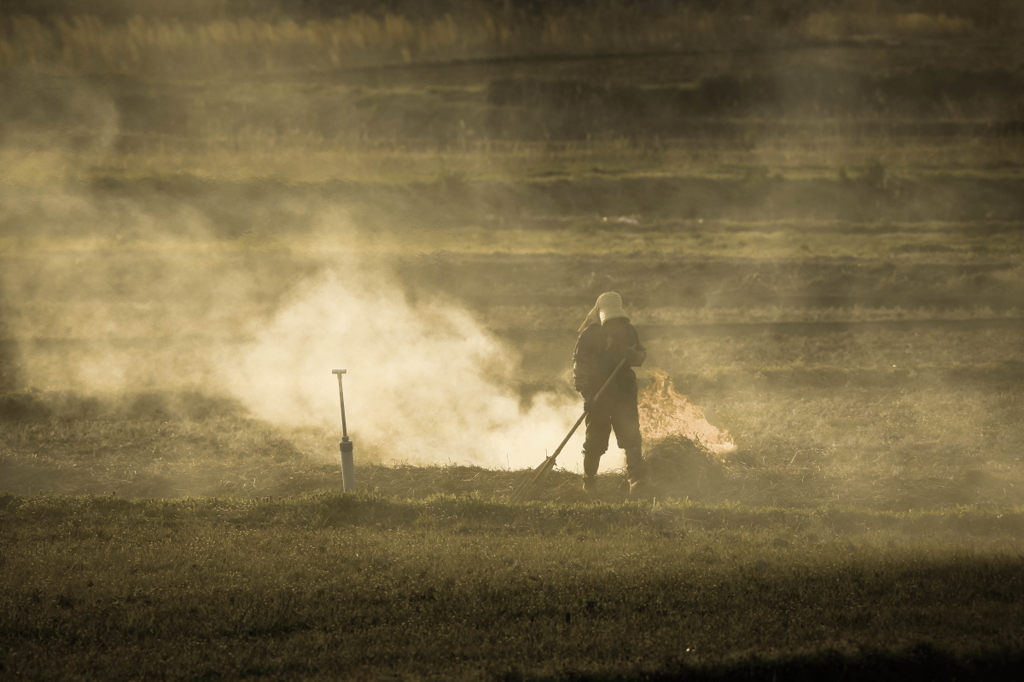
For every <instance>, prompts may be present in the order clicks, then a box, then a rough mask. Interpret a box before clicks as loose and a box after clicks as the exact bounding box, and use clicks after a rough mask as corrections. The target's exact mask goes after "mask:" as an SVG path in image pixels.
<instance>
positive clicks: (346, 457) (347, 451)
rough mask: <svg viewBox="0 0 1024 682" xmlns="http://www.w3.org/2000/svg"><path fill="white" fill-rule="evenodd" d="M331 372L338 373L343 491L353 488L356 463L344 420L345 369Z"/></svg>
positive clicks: (339, 444)
mask: <svg viewBox="0 0 1024 682" xmlns="http://www.w3.org/2000/svg"><path fill="white" fill-rule="evenodd" d="M331 373H332V374H337V375H338V398H339V399H340V400H341V442H340V443H338V446H339V447H340V448H341V485H342V488H343V489H344V490H345V492H348V491H350V490H355V487H356V464H355V459H354V458H353V454H352V441H350V440H349V439H348V423H347V422H346V421H345V389H344V388H343V387H342V385H341V375H342V374H345V373H346V370H343V369H335V370H332V372H331Z"/></svg>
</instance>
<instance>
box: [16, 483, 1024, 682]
mask: <svg viewBox="0 0 1024 682" xmlns="http://www.w3.org/2000/svg"><path fill="white" fill-rule="evenodd" d="M0 528H2V529H3V535H2V539H3V548H4V554H3V557H4V558H3V561H2V562H0V577H2V578H3V579H2V580H0V605H2V607H3V608H0V614H2V615H0V642H2V644H0V652H2V661H3V665H4V672H5V673H6V674H9V675H16V676H21V677H26V678H31V679H41V678H44V677H50V678H52V677H54V676H59V677H67V676H77V675H88V676H99V677H104V678H106V679H122V678H124V679H127V678H135V677H139V676H142V677H150V676H161V677H169V678H186V677H201V676H225V677H248V678H252V679H278V678H283V677H296V676H297V677H304V678H310V679H316V678H326V677H330V676H336V675H338V674H339V671H344V674H345V675H353V676H359V677H364V676H372V677H382V676H408V675H414V676H419V677H444V678H446V679H495V678H505V676H507V675H512V676H515V677H517V678H519V679H580V678H583V677H588V678H593V677H598V678H601V677H607V678H609V679H611V678H615V679H636V678H640V677H647V676H658V675H678V674H688V675H692V676H697V677H698V678H699V679H722V678H723V676H725V678H726V679H729V678H731V677H733V676H737V675H741V674H743V675H751V674H754V673H757V674H759V675H760V674H765V673H766V671H780V670H790V671H797V672H800V671H803V672H802V673H800V674H801V675H803V676H807V675H808V671H810V670H817V671H819V672H820V671H830V672H833V671H837V670H842V669H844V668H847V669H853V670H859V671H862V672H864V673H877V672H879V671H880V670H883V671H884V670H885V669H887V667H888V666H892V665H897V666H903V667H904V668H905V669H906V671H907V672H909V673H914V674H917V675H923V674H924V673H925V672H927V671H931V672H932V673H934V672H935V671H934V669H933V668H930V667H929V666H930V665H933V664H934V662H935V661H937V660H941V661H945V662H946V663H948V664H949V665H950V666H951V668H950V669H951V670H955V671H960V672H972V671H973V672H974V673H978V672H980V671H981V670H989V671H994V672H1000V671H1005V670H1006V668H1005V666H1008V665H1009V664H1010V662H1011V661H1014V660H1016V657H1015V654H1013V653H1012V652H1014V651H1019V649H1020V645H1021V642H1020V641H1019V634H1018V633H1019V632H1020V626H1021V625H1024V610H1022V608H1021V603H1022V600H1021V597H1022V596H1024V595H1022V592H1024V582H1022V580H1021V577H1020V559H1019V550H1020V538H1021V532H1022V530H1024V517H1022V514H1021V512H1020V511H1019V510H1016V509H995V508H984V507H974V508H964V509H960V510H953V511H947V512H942V513H931V514H877V513H864V512H856V511H845V510H840V509H834V510H828V509H825V510H817V511H809V512H793V511H785V510H773V509H742V508H738V507H734V506H724V507H700V506H696V505H689V504H679V505H658V506H657V507H651V506H650V505H649V504H637V503H625V504H617V505H608V504H585V505H556V504H538V503H533V504H527V505H508V504H505V503H499V502H489V501H486V500H483V499H481V498H479V497H474V496H468V497H467V496H445V495H438V496H433V497H430V498H427V499H423V500H416V501H413V500H402V499H397V498H390V497H386V496H382V495H378V494H371V493H364V494H358V495H351V494H350V495H337V494H328V495H319V496H312V497H302V498H295V499H290V500H280V501H277V500H275V501H267V500H263V501H258V500H248V501H246V500H237V499H219V500H215V499H185V500H176V501H160V500H136V501H130V500H125V499H122V498H118V497H110V496H102V497H32V498H25V497H15V496H9V495H7V496H3V497H0ZM919 679H923V678H922V677H919ZM933 679H934V678H933Z"/></svg>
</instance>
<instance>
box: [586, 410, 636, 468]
mask: <svg viewBox="0 0 1024 682" xmlns="http://www.w3.org/2000/svg"><path fill="white" fill-rule="evenodd" d="M602 402H603V403H604V404H603V405H599V406H597V407H596V408H595V409H594V410H592V411H591V412H588V413H587V420H586V424H587V437H586V440H584V441H583V474H584V475H585V476H596V475H597V468H598V466H599V465H600V463H601V455H603V454H604V453H605V452H607V451H608V437H609V436H610V435H611V431H612V429H614V430H615V441H616V442H617V443H618V444H619V447H620V448H622V449H623V450H625V451H626V475H627V476H628V477H629V478H630V479H641V478H643V475H644V458H643V454H642V451H641V447H642V446H643V439H642V438H641V437H640V413H639V412H638V411H637V407H636V400H630V399H626V400H621V399H619V400H616V399H615V397H613V396H609V399H608V400H607V401H602Z"/></svg>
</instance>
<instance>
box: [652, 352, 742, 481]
mask: <svg viewBox="0 0 1024 682" xmlns="http://www.w3.org/2000/svg"><path fill="white" fill-rule="evenodd" d="M638 403H639V408H640V414H641V419H640V423H641V431H642V433H643V436H644V442H645V443H646V444H647V448H646V452H645V453H644V458H645V459H646V460H647V467H648V476H649V477H650V480H651V482H652V483H653V484H654V487H655V489H656V490H657V491H658V492H659V493H660V494H662V495H671V496H678V497H682V496H685V497H703V496H705V495H707V494H708V493H710V492H711V491H713V490H715V489H717V488H719V487H721V485H722V484H723V483H724V481H725V467H724V464H723V458H724V456H725V455H726V454H728V453H730V452H732V451H734V450H735V449H736V444H735V443H734V442H733V440H732V438H731V437H730V436H729V433H728V432H727V431H723V430H721V429H719V428H717V427H716V426H714V425H712V424H711V423H709V422H708V420H707V419H706V418H705V417H704V411H703V410H702V409H701V408H700V407H699V406H697V405H694V404H692V403H691V402H690V401H689V400H688V399H687V398H686V396H684V395H680V394H679V393H677V392H676V390H675V387H674V386H673V385H672V380H671V379H669V377H668V375H667V374H665V373H663V372H653V373H652V375H651V381H650V383H649V384H648V385H647V387H646V388H645V389H644V390H643V392H642V393H641V394H640V396H639V401H638Z"/></svg>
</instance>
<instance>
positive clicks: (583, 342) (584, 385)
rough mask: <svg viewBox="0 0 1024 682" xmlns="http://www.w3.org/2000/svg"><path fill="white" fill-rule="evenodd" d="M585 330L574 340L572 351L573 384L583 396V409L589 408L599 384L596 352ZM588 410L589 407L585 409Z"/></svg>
mask: <svg viewBox="0 0 1024 682" xmlns="http://www.w3.org/2000/svg"><path fill="white" fill-rule="evenodd" d="M589 341H590V338H589V336H588V335H587V333H586V331H584V332H583V333H581V334H580V336H579V338H578V339H577V340H576V348H575V349H573V352H572V381H573V386H574V387H575V388H576V390H577V391H579V393H580V395H581V396H583V405H584V409H587V408H589V406H590V403H591V401H592V400H593V399H594V394H596V393H597V391H598V389H599V388H600V386H598V385H597V383H598V378H599V377H598V355H599V354H598V352H597V349H595V348H594V347H593V344H592V343H590V342H589ZM587 411H589V409H587Z"/></svg>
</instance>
